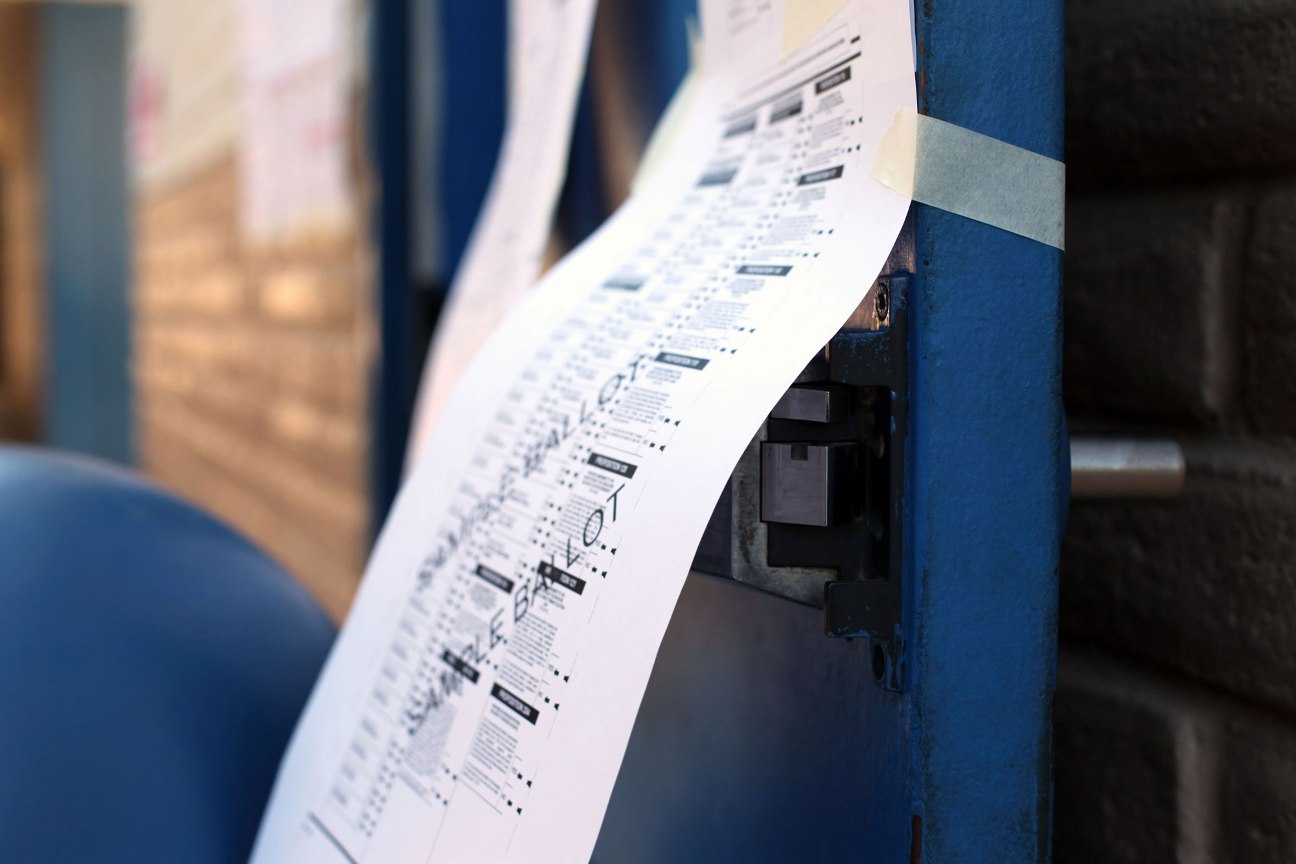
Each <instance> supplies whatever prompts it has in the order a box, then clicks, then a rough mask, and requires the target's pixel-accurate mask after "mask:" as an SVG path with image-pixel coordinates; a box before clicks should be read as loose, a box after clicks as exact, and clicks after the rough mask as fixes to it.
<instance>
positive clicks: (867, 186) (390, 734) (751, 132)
mask: <svg viewBox="0 0 1296 864" xmlns="http://www.w3.org/2000/svg"><path fill="white" fill-rule="evenodd" d="M793 5H794V2H793V0H786V2H782V0H703V2H702V3H701V19H702V20H701V24H702V35H703V46H702V53H701V61H700V68H699V69H698V70H696V72H697V75H696V81H697V86H696V91H695V93H694V94H693V98H692V99H691V100H690V103H689V110H688V114H687V116H686V117H685V118H684V119H683V120H682V122H681V123H680V126H679V131H678V133H677V134H676V135H675V136H674V138H673V140H672V141H670V142H669V144H668V145H667V149H666V152H665V154H664V156H663V157H662V160H661V163H660V164H659V165H658V166H657V167H656V169H655V170H654V171H653V173H652V176H651V180H650V182H647V183H645V184H643V185H642V186H641V187H639V188H637V189H636V191H635V193H634V194H633V195H632V196H631V198H630V200H629V201H628V202H627V203H626V205H625V206H624V207H622V208H621V210H620V211H618V212H617V214H616V215H615V216H613V217H612V219H611V220H609V222H608V223H607V224H606V225H604V226H603V227H602V228H601V229H600V230H599V231H598V232H596V234H595V235H594V236H593V237H592V238H591V239H590V240H589V241H587V242H586V243H585V244H583V245H582V246H580V247H579V248H578V249H576V250H575V251H574V252H573V253H572V254H571V255H569V256H568V257H567V258H565V259H564V260H563V261H562V262H560V263H559V264H558V265H557V266H556V267H555V268H554V269H553V270H552V271H550V272H549V273H548V274H547V275H546V276H545V278H544V279H543V280H542V281H541V283H540V284H539V285H538V286H537V287H536V288H535V289H534V290H532V291H530V292H528V293H527V294H526V295H525V296H524V297H523V298H522V299H521V301H520V302H519V304H518V305H517V307H516V308H515V309H514V310H513V312H512V313H511V314H510V315H509V316H508V317H507V318H506V319H505V320H504V322H503V323H502V325H501V326H500V327H499V328H498V329H497V330H495V332H494V333H493V334H492V335H491V336H490V338H489V339H488V340H487V341H486V343H485V345H484V346H483V348H482V350H480V351H479V352H477V354H476V356H475V357H474V359H473V360H472V362H471V363H470V364H469V366H468V368H467V370H466V372H465V373H464V375H463V377H462V378H461V379H460V381H459V383H458V384H457V386H456V387H455V388H454V390H453V392H452V393H451V395H450V396H449V398H448V400H447V401H446V404H445V407H444V410H443V411H442V412H441V416H440V418H439V419H438V421H437V423H436V424H435V426H434V427H433V429H432V431H431V433H430V435H429V437H428V439H427V444H426V452H425V454H424V455H423V457H422V458H421V459H420V460H419V461H418V464H417V467H416V468H415V470H414V473H413V474H412V476H411V478H410V480H409V481H408V482H407V484H406V485H405V487H404V489H403V491H402V492H401V494H400V496H399V498H398V500H397V502H396V505H395V507H394V508H393V511H392V515H391V517H390V518H389V520H388V522H387V524H386V525H385V527H384V528H383V531H382V534H381V536H380V538H379V540H378V543H377V546H376V548H375V550H374V554H373V557H372V559H371V560H370V562H369V566H368V569H367V572H366V575H365V578H364V581H363V583H362V585H361V589H360V592H359V595H358V597H357V600H356V603H355V605H354V607H353V610H352V612H351V615H350V617H349V619H348V620H347V622H346V625H345V626H344V628H343V629H342V632H341V634H340V636H339V638H338V641H337V643H336V645H335V647H334V649H333V651H332V654H331V655H330V657H329V660H328V662H327V664H326V666H325V669H324V671H323V673H322V675H321V678H320V680H319V682H318V684H317V685H316V688H315V691H314V693H313V694H312V696H311V699H310V702H309V704H308V705H307V708H306V711H305V713H304V715H303V717H302V719H301V722H300V723H299V725H298V728H297V730H296V733H295V735H294V737H293V740H292V743H291V745H290V747H289V750H288V753H287V755H286V757H285V760H284V762H283V764H282V765H281V767H280V773H279V777H278V779H277V782H276V784H275V788H274V792H273V795H272V798H271V802H270V805H269V808H268V810H267V812H266V815H265V818H264V821H263V823H262V826H261V832H260V835H259V836H258V839H257V845H256V848H255V851H254V854H253V861H254V862H257V864H270V862H284V861H309V862H329V861H337V862H429V861H430V862H468V861H471V862H581V861H587V860H588V859H589V856H590V853H591V851H592V850H593V848H594V843H595V840H596V838H597V836H598V832H599V827H600V824H601V822H602V819H603V814H604V811H605V809H606V807H607V803H608V798H609V796H610V794H611V792H612V788H613V785H614V783H615V781H616V777H617V773H618V770H619V767H620V764H621V759H622V756H623V754H624V751H625V746H626V743H627V741H628V739H629V736H630V731H631V728H632V726H633V724H634V720H635V715H636V712H637V710H638V707H639V703H640V701H641V699H642V696H643V693H644V689H645V687H646V685H647V682H648V678H649V674H650V672H651V670H652V667H653V662H654V659H655V657H656V653H657V649H658V646H659V644H660V642H661V640H662V637H663V635H664V633H665V631H666V626H667V624H668V622H669V620H670V617H671V613H672V610H673V608H674V606H675V602H676V600H677V598H678V596H679V593H680V589H681V588H682V586H683V584H684V580H685V577H686V576H687V574H688V570H689V566H690V563H691V561H692V558H693V554H694V550H695V549H696V547H697V544H698V541H699V540H700V538H701V535H702V532H703V529H704V528H705V526H706V524H707V521H708V518H709V517H710V515H711V511H712V508H713V506H714V504H715V501H716V499H717V497H718V496H719V494H720V492H721V490H722V489H723V487H724V484H725V482H726V480H727V478H728V477H729V474H730V472H731V470H732V468H733V466H734V464H735V463H736V462H737V460H738V458H739V456H740V455H741V453H742V452H743V450H744V448H745V447H746V446H747V444H748V443H749V441H750V440H751V437H752V435H753V434H754V432H755V430H756V429H757V428H758V427H759V426H760V424H761V422H762V420H763V419H764V417H765V415H766V414H767V413H768V412H769V410H770V408H771V407H772V406H773V405H774V403H775V402H776V401H777V400H778V398H779V396H780V395H781V394H782V393H783V391H784V390H785V389H786V388H787V387H788V385H790V384H791V383H792V381H793V379H794V378H795V377H796V375H797V373H798V372H800V371H801V369H802V368H803V366H804V365H805V363H806V361H807V360H808V359H809V358H810V357H811V356H812V355H813V354H814V353H815V352H816V351H817V350H818V349H820V348H821V347H822V345H823V344H824V343H825V342H826V341H828V339H829V338H830V337H831V336H832V334H833V333H834V332H835V331H836V329H837V328H838V327H839V326H840V325H841V323H842V322H843V321H845V320H846V319H847V317H848V316H849V315H850V313H851V312H852V310H854V309H855V307H856V305H857V304H858V303H859V302H860V300H861V299H862V298H863V296H864V294H865V293H866V291H867V290H868V288H869V286H870V285H871V284H872V282H873V278H874V277H875V276H876V275H877V274H878V272H879V271H880V270H881V268H882V267H883V265H884V263H885V261H886V259H887V255H888V253H889V252H890V250H891V247H892V245H893V244H894V242H895V239H896V237H897V235H898V233H899V230H900V228H901V224H902V222H903V221H904V218H905V214H906V212H907V210H908V206H909V201H908V199H906V198H904V197H902V196H900V195H899V194H897V193H895V192H893V191H891V190H889V189H887V188H885V187H883V186H882V185H881V184H879V183H878V182H876V181H874V180H873V179H872V178H871V177H870V176H869V167H870V165H871V163H872V160H873V156H874V153H875V151H876V150H877V147H878V144H879V142H880V141H881V139H882V136H883V133H884V132H885V131H886V129H887V127H888V126H889V125H890V123H891V120H892V117H893V116H894V115H895V113H896V111H897V110H898V109H901V108H913V107H914V102H915V95H914V81H913V58H912V53H911V39H910V24H909V11H908V3H907V2H906V0H839V2H833V3H829V4H826V8H824V9H823V14H822V15H821V16H820V17H819V18H818V19H816V21H815V22H814V25H815V26H813V27H807V26H806V24H805V21H804V20H802V19H803V18H804V16H803V15H793V16H789V14H788V9H789V8H790V7H792V6H793ZM818 5H819V6H820V7H824V6H825V4H818ZM789 27H791V29H792V33H791V35H789V32H788V31H789ZM574 41H575V40H574ZM573 44H574V43H573ZM627 62H629V61H628V60H627ZM681 770H686V766H681Z"/></svg>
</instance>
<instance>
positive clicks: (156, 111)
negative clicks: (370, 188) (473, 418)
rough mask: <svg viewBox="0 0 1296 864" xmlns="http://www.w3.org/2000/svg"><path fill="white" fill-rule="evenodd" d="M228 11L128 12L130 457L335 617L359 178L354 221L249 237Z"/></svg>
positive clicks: (361, 478) (359, 309)
mask: <svg viewBox="0 0 1296 864" xmlns="http://www.w3.org/2000/svg"><path fill="white" fill-rule="evenodd" d="M285 8H287V7H285ZM301 8H302V9H303V10H304V12H303V14H308V13H309V10H310V8H313V7H309V6H303V7H301ZM239 9H240V7H239V4H238V3H236V2H234V0H139V2H137V3H136V4H135V6H134V10H135V14H134V23H133V29H134V33H133V45H134V50H133V63H134V66H135V74H136V76H137V81H138V80H141V78H140V76H144V75H147V76H149V77H148V80H149V82H150V86H151V87H152V92H153V98H154V101H153V102H152V103H150V104H151V110H152V111H153V115H152V117H151V119H149V120H148V122H146V123H144V124H142V125H140V126H137V128H136V134H137V138H140V139H147V140H142V141H137V148H139V147H141V146H143V147H145V149H146V152H143V153H140V152H137V154H136V155H137V163H136V170H135V177H136V202H135V210H136V212H135V244H136V254H135V274H134V295H133V308H134V336H133V343H134V344H133V357H132V372H133V376H134V384H135V389H136V411H137V416H136V440H137V442H138V455H139V460H140V463H141V466H142V467H143V468H144V470H145V471H147V472H148V473H149V474H151V475H152V476H153V477H155V478H156V479H158V480H160V481H161V482H162V483H163V484H165V485H167V486H169V487H171V488H173V489H175V490H176V491H178V492H180V493H181V494H182V495H184V496H186V497H188V498H190V499H191V500H193V501H195V502H197V503H198V504H199V505H200V506H202V507H204V508H206V509H207V510H209V511H211V512H212V513H214V514H216V515H217V516H219V517H220V518H222V519H224V520H226V521H227V522H229V523H231V524H232V525H234V526H235V527H236V528H238V529H239V530H241V531H243V532H244V533H245V534H247V535H248V536H249V537H251V538H252V539H253V540H254V541H255V542H257V543H258V544H259V545H260V546H261V547H262V548H263V549H265V550H266V551H267V552H269V553H270V554H271V555H272V556H274V557H275V558H277V559H278V560H279V561H280V562H281V563H283V564H284V565H285V566H286V567H287V569H289V570H290V571H291V572H292V573H293V574H294V575H295V576H297V577H298V578H299V579H300V580H301V581H302V582H303V583H305V585H306V586H307V587H308V588H309V589H310V590H311V591H312V592H313V593H314V594H315V595H316V596H317V597H318V598H319V599H320V600H321V601H322V602H323V604H324V606H325V608H326V609H327V610H328V611H329V612H330V613H331V614H332V615H333V616H334V617H335V618H340V617H341V616H342V614H343V613H344V612H345V610H346V608H347V606H348V605H349V603H350V600H351V596H352V594H353V592H354V590H355V588H356V585H357V584H358V582H359V579H360V574H361V572H362V570H363V566H364V562H365V559H366V557H367V553H368V547H369V540H370V524H369V523H370V518H371V514H370V505H369V481H368V453H369V441H368V429H369V407H368V380H369V374H370V368H371V363H372V357H373V350H372V342H373V320H372V318H373V313H372V307H373V300H372V291H371V282H372V280H371V278H370V259H371V253H370V250H369V249H368V248H367V243H366V241H365V239H364V234H363V224H364V222H363V218H362V215H361V207H362V204H361V200H360V193H359V191H358V190H359V183H358V180H359V178H354V179H356V180H357V183H356V184H355V189H356V190H357V191H356V192H355V199H356V200H355V202H354V204H355V207H354V211H353V213H352V214H351V218H343V219H337V218H332V219H329V220H324V221H319V220H316V221H314V222H311V221H309V220H307V221H306V222H304V223H302V224H301V225H299V226H297V227H294V228H293V229H292V230H283V231H277V232H274V233H270V234H265V233H263V234H261V235H258V236H253V235H252V234H251V233H250V232H249V230H248V226H247V225H246V220H245V216H246V208H245V207H244V204H245V203H246V202H244V201H243V200H241V198H240V195H242V194H245V192H244V190H245V189H246V188H247V187H246V185H245V180H246V178H245V177H244V176H243V172H241V170H240V159H241V158H244V155H243V150H244V142H245V138H244V137H243V135H242V124H243V123H244V122H248V118H247V117H246V116H245V110H244V103H243V98H244V91H243V89H242V88H243V87H244V74H243V73H244V69H243V68H242V66H241V63H242V62H243V55H241V53H240V49H241V43H240V41H239V40H240V33H241V29H240V28H241V26H242V25H241V24H240V18H239ZM141 131H147V132H148V133H150V134H149V135H147V136H146V135H142V134H141ZM352 150H353V151H354V147H352ZM327 156H328V154H326V156H325V157H320V156H317V155H315V154H312V153H306V152H303V153H301V154H300V156H299V158H301V159H310V158H327ZM353 157H354V152H352V154H351V157H348V159H353ZM351 164H352V165H353V164H354V163H353V162H352V163H351ZM347 167H348V169H349V170H353V169H351V166H347ZM288 181H289V183H290V184H291V182H293V180H292V178H288ZM344 207H345V202H344ZM307 215H309V214H307Z"/></svg>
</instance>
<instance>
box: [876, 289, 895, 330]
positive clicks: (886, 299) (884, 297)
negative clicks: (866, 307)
mask: <svg viewBox="0 0 1296 864" xmlns="http://www.w3.org/2000/svg"><path fill="white" fill-rule="evenodd" d="M873 314H874V315H875V316H877V320H878V323H879V324H880V323H882V322H883V321H885V320H887V316H888V315H890V314H891V286H889V285H888V284H887V283H886V282H878V283H877V287H876V288H875V289H874V290H873Z"/></svg>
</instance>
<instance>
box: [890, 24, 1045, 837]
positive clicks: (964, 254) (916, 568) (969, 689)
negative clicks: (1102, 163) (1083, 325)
mask: <svg viewBox="0 0 1296 864" xmlns="http://www.w3.org/2000/svg"><path fill="white" fill-rule="evenodd" d="M915 13H916V26H917V33H918V46H919V64H920V74H919V109H920V110H921V111H922V112H923V113H927V114H930V115H932V116H935V117H938V118H940V119H942V120H947V121H949V122H951V123H955V124H958V125H960V126H964V127H967V128H970V129H973V130H975V131H978V132H982V133H984V134H987V135H991V136H993V137H995V138H999V139H1002V140H1005V141H1008V142H1009V143H1012V144H1016V145H1018V146H1021V147H1025V148H1027V149H1030V150H1034V151H1036V152H1039V153H1043V154H1045V155H1047V156H1051V157H1054V158H1058V159H1060V158H1061V156H1062V123H1063V96H1062V48H1063V46H1062V33H1063V29H1062V28H1063V24H1062V4H1061V3H1060V2H1057V0H1044V2H1042V0H996V2H995V3H993V4H987V3H984V2H977V0H929V2H925V3H923V4H921V5H919V6H918V7H917V8H916V10H915ZM915 225H916V249H915V252H916V258H917V268H918V271H917V277H918V278H917V279H916V280H915V285H914V296H913V297H912V298H911V301H910V316H911V317H910V326H911V329H910V334H911V336H910V339H911V347H910V385H911V391H910V399H911V426H910V443H909V446H910V454H911V455H910V459H911V463H910V471H909V489H908V500H909V518H908V524H907V526H906V528H907V532H906V533H907V547H908V550H909V555H910V556H911V557H910V562H909V572H908V574H907V576H908V578H907V579H906V584H907V586H908V590H909V592H910V596H909V600H908V603H909V610H908V620H909V621H911V622H912V630H911V639H910V645H911V655H910V660H909V662H910V667H909V668H910V671H911V673H912V680H913V681H914V689H913V692H912V694H911V695H910V698H911V699H912V700H913V708H914V710H913V712H912V715H911V730H910V748H909V753H910V756H909V760H910V778H911V784H912V789H911V794H912V795H913V797H914V805H915V813H916V814H917V815H919V816H921V817H922V819H923V831H922V833H923V849H924V852H923V860H925V861H996V862H1008V861H1044V860H1047V859H1048V857H1049V843H1050V826H1051V806H1050V799H1051V783H1052V777H1051V772H1052V760H1051V737H1052V729H1051V710H1052V700H1053V686H1054V666H1055V662H1056V654H1057V636H1056V632H1057V627H1056V619H1057V562H1058V553H1059V545H1060V540H1061V531H1062V521H1063V512H1064V509H1065V503H1064V502H1065V496H1066V488H1065V481H1064V479H1063V478H1064V475H1065V472H1064V470H1063V468H1064V466H1065V464H1066V462H1065V455H1064V454H1065V452H1066V450H1065V448H1066V436H1065V432H1064V426H1063V420H1062V417H1063V413H1062V395H1061V385H1062V359H1061V347H1062V324H1061V322H1062V295H1061V253H1060V252H1058V251H1057V250H1054V249H1051V248H1049V247H1046V246H1043V245H1040V244H1038V243H1035V242H1033V241H1030V240H1026V239H1023V238H1021V237H1018V236H1016V235H1013V234H1008V233H1006V232H1004V231H1000V230H998V229H995V228H991V227H989V226H987V225H983V224H980V223H976V222H972V221H970V220H967V219H963V218H960V217H958V216H954V215H952V214H949V213H945V212H941V211H938V210H933V209H931V208H927V207H918V208H917V212H916V220H915Z"/></svg>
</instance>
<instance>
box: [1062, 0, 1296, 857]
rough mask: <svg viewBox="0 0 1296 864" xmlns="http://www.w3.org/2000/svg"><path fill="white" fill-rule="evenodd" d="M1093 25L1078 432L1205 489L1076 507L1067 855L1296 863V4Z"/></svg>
mask: <svg viewBox="0 0 1296 864" xmlns="http://www.w3.org/2000/svg"><path fill="white" fill-rule="evenodd" d="M1067 28H1068V34H1067V56H1066V62H1067V100H1068V105H1067V110H1068V120H1067V166H1068V175H1069V190H1068V197H1069V204H1068V213H1067V217H1068V222H1067V225H1068V237H1067V240H1068V252H1067V263H1066V333H1065V336H1066V395H1067V403H1068V410H1069V414H1070V417H1071V424H1072V427H1073V429H1077V428H1079V429H1101V430H1111V431H1145V432H1165V433H1170V434H1173V435H1175V436H1177V437H1179V438H1180V440H1181V441H1182V442H1183V443H1184V445H1185V450H1186V454H1187V457H1188V470H1189V479H1188V483H1187V487H1186V489H1185V491H1184V494H1183V495H1182V496H1181V497H1180V498H1179V499H1178V500H1177V501H1174V502H1169V503H1155V504H1147V503H1144V504H1132V503H1131V504H1119V505H1111V504H1109V505H1077V506H1075V507H1074V508H1073V510H1072V516H1071V525H1070V527H1069V530H1068V536H1067V540H1066V544H1065V547H1064V552H1063V566H1062V575H1061V580H1062V585H1061V608H1060V616H1059V617H1060V627H1061V633H1062V649H1061V653H1062V657H1061V662H1060V665H1059V676H1058V694H1057V710H1056V713H1055V735H1056V773H1055V776H1056V791H1057V794H1056V812H1055V835H1056V844H1055V850H1056V851H1055V856H1056V860H1058V861H1059V862H1070V861H1086V862H1102V861H1113V862H1123V861H1169V862H1180V864H1186V862H1207V861H1210V862H1215V861H1218V862H1270V861H1273V862H1278V861H1285V862H1291V861H1296V0H1157V2H1145V3H1130V2H1126V0H1070V2H1068V4H1067Z"/></svg>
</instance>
